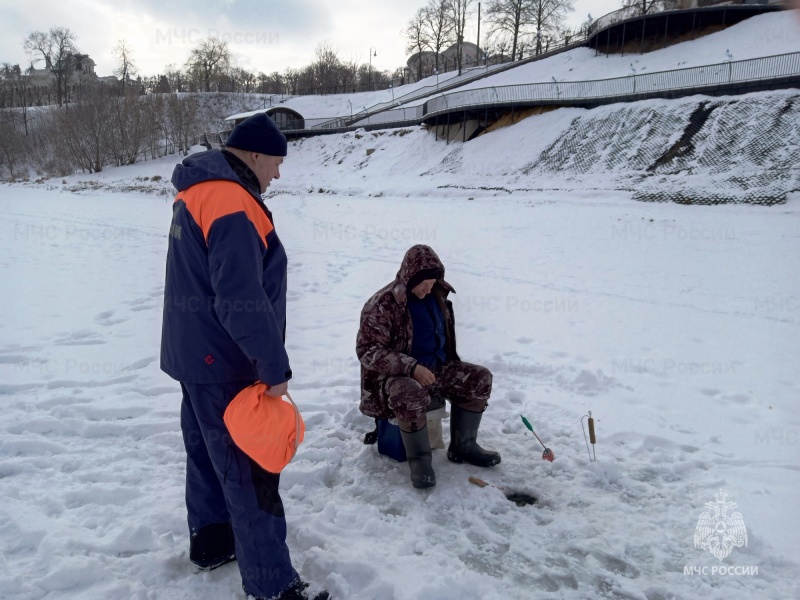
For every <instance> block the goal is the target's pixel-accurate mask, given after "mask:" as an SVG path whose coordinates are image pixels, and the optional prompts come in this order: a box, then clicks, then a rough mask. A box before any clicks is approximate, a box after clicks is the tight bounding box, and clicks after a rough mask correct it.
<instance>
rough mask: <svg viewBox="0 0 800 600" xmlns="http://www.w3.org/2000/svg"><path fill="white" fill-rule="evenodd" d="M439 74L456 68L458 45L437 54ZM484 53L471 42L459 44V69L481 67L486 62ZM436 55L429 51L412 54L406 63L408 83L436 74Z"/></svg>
mask: <svg viewBox="0 0 800 600" xmlns="http://www.w3.org/2000/svg"><path fill="white" fill-rule="evenodd" d="M438 58H439V60H438V65H439V69H438V70H439V73H444V72H446V71H454V70H456V69H457V68H458V44H453V45H452V46H450V47H449V48H447V49H446V50H443V51H442V52H441V53H439V57H438ZM487 58H488V57H487V55H486V53H485V52H484V51H483V50H481V49H479V48H478V46H477V45H476V44H473V43H472V42H463V43H462V44H461V68H462V69H468V68H470V67H474V66H476V65H478V64H480V65H483V64H485V63H486V60H487ZM436 65H437V60H436V53H435V52H431V51H429V50H425V51H424V52H417V53H416V54H412V55H411V57H410V58H409V59H408V61H407V62H406V66H407V67H408V70H409V71H410V72H411V77H410V82H413V81H417V76H418V75H419V78H420V79H422V78H425V77H430V76H431V75H435V74H436Z"/></svg>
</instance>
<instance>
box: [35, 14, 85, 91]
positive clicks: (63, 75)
mask: <svg viewBox="0 0 800 600" xmlns="http://www.w3.org/2000/svg"><path fill="white" fill-rule="evenodd" d="M76 39H77V38H76V36H75V34H74V33H72V32H71V31H70V30H69V29H68V28H66V27H51V28H50V31H48V32H44V31H34V32H32V33H30V34H29V35H28V37H27V39H26V40H25V44H24V47H25V51H26V52H27V53H28V54H30V55H31V56H36V55H40V56H41V59H40V60H44V61H45V65H46V68H47V69H49V70H50V72H51V73H52V74H53V75H54V76H55V78H56V98H57V101H58V105H59V106H61V105H62V104H63V103H64V102H65V101H66V100H67V86H68V85H69V76H70V75H71V74H72V71H73V70H74V68H75V62H74V58H73V56H74V55H75V54H76V53H77V51H78V50H77V48H76V46H75V40H76Z"/></svg>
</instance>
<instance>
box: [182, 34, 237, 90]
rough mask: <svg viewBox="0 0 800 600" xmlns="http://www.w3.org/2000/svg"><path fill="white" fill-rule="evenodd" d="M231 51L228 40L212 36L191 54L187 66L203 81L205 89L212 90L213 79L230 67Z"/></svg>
mask: <svg viewBox="0 0 800 600" xmlns="http://www.w3.org/2000/svg"><path fill="white" fill-rule="evenodd" d="M230 62H231V53H230V50H228V42H224V41H222V40H220V39H218V38H215V37H210V38H208V39H207V40H203V41H201V42H200V44H199V45H198V46H197V48H194V49H193V50H192V52H191V54H190V55H189V60H188V61H187V63H186V68H187V69H189V71H191V72H192V73H193V74H194V75H195V78H196V79H198V80H199V81H201V82H202V84H203V90H204V91H206V92H210V91H211V80H212V79H214V78H215V77H216V76H218V75H219V74H221V73H223V72H224V71H225V70H227V69H228V67H229V66H230Z"/></svg>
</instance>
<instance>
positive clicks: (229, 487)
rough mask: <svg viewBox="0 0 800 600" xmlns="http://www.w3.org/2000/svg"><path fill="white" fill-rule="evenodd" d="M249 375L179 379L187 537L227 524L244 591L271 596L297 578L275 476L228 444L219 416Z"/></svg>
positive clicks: (245, 382)
mask: <svg viewBox="0 0 800 600" xmlns="http://www.w3.org/2000/svg"><path fill="white" fill-rule="evenodd" d="M251 383H252V381H236V382H230V383H219V384H192V383H181V389H182V390H183V403H182V404H181V430H182V431H183V442H184V445H185V446H186V508H187V510H188V515H189V535H190V536H192V539H196V537H197V536H198V535H202V534H203V532H204V531H206V532H208V531H213V530H214V529H215V527H209V526H217V527H216V529H217V530H218V529H219V526H220V525H224V524H227V523H230V525H231V527H232V529H233V536H234V540H235V549H236V559H237V561H238V562H239V572H240V573H241V575H242V585H243V587H244V590H245V591H246V592H247V593H248V594H251V595H253V596H261V597H265V598H271V597H273V596H277V595H278V594H279V593H280V592H282V591H283V590H284V589H286V588H287V587H288V586H289V585H290V584H292V582H293V581H294V580H295V579H297V578H298V575H297V572H296V571H295V570H294V568H293V567H292V563H291V560H290V558H289V548H288V546H287V545H286V517H285V515H284V512H283V503H282V502H281V497H280V495H279V494H278V484H279V481H280V475H275V474H272V473H268V472H267V471H265V470H264V469H262V468H261V467H260V466H258V464H257V463H255V462H254V461H252V460H251V459H250V458H249V457H248V456H247V455H246V454H245V453H244V452H242V451H241V450H239V448H238V447H237V446H236V445H235V444H234V443H233V441H232V440H231V438H230V435H229V434H228V430H227V429H226V427H225V422H224V421H223V418H222V417H223V414H224V413H225V408H226V407H227V406H228V403H230V401H231V400H232V399H233V397H234V396H235V395H236V394H238V393H239V392H240V391H241V390H243V389H244V388H245V387H247V386H248V385H250V384H251Z"/></svg>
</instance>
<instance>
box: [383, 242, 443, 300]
mask: <svg viewBox="0 0 800 600" xmlns="http://www.w3.org/2000/svg"><path fill="white" fill-rule="evenodd" d="M424 269H438V271H439V272H440V273H441V276H440V277H439V278H438V279H437V280H436V283H438V284H439V285H441V286H442V287H443V288H444V289H445V290H446V291H447V292H455V290H454V289H453V286H451V285H450V284H449V283H447V282H446V281H445V279H444V265H443V264H442V261H441V260H439V256H438V255H437V254H436V252H434V251H433V248H431V247H430V246H425V245H423V244H418V245H416V246H412V247H411V248H409V249H408V251H407V252H406V255H405V256H404V257H403V262H402V264H401V265H400V270H399V271H398V272H397V277H395V280H394V285H393V286H392V293H393V294H394V297H395V298H396V299H397V301H398V302H400V303H401V304H405V303H406V287H407V286H408V282H409V281H410V280H411V278H412V277H413V276H414V275H416V274H417V273H419V272H420V271H422V270H424Z"/></svg>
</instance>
